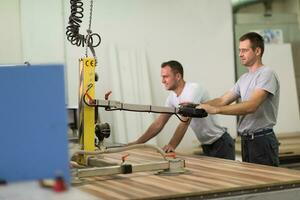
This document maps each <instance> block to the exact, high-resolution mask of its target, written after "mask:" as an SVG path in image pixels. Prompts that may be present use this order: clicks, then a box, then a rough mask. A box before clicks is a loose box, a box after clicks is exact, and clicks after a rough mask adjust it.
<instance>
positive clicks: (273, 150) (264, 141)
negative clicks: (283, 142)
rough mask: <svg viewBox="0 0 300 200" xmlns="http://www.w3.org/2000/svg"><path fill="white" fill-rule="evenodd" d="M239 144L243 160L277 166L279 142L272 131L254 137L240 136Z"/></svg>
mask: <svg viewBox="0 0 300 200" xmlns="http://www.w3.org/2000/svg"><path fill="white" fill-rule="evenodd" d="M241 145H242V159H243V161H244V162H250V163H256V164H262V165H270V166H276V167H278V165H279V156H278V152H279V143H278V140H277V138H276V136H275V134H274V132H271V133H269V134H265V135H262V136H259V137H254V138H243V136H242V142H241Z"/></svg>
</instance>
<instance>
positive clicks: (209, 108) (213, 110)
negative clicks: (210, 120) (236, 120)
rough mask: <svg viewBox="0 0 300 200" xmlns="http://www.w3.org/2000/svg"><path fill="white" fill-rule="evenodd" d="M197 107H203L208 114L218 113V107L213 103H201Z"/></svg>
mask: <svg viewBox="0 0 300 200" xmlns="http://www.w3.org/2000/svg"><path fill="white" fill-rule="evenodd" d="M196 108H202V109H204V110H205V111H206V112H207V113H208V114H218V107H215V106H211V105H208V104H200V105H198V106H197V107H196Z"/></svg>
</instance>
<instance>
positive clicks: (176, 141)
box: [169, 122, 189, 149]
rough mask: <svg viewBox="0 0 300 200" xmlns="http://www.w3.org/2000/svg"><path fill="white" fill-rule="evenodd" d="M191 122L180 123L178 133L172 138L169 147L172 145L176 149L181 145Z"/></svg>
mask: <svg viewBox="0 0 300 200" xmlns="http://www.w3.org/2000/svg"><path fill="white" fill-rule="evenodd" d="M188 126H189V122H186V123H180V124H179V125H178V127H177V128H176V131H175V133H174V135H173V137H172V138H171V140H170V142H169V145H171V146H172V147H173V148H174V149H175V148H176V147H177V146H178V145H179V143H180V142H181V140H182V138H183V136H184V135H185V132H186V130H187V129H188Z"/></svg>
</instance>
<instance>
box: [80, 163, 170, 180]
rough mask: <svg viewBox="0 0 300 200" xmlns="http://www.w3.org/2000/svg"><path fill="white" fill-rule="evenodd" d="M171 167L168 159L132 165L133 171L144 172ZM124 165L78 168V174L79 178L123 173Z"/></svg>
mask: <svg viewBox="0 0 300 200" xmlns="http://www.w3.org/2000/svg"><path fill="white" fill-rule="evenodd" d="M164 169H169V162H168V161H160V162H155V163H147V164H135V165H132V173H134V172H142V171H156V170H164ZM122 173H123V172H122V166H121V165H119V166H109V167H93V168H87V169H77V170H76V175H77V177H78V178H83V177H90V176H105V175H114V174H122Z"/></svg>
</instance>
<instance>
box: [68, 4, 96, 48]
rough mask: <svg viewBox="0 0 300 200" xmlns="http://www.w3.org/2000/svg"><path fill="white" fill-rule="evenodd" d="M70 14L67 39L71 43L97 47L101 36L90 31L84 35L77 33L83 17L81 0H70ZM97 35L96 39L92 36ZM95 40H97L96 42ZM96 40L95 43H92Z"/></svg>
mask: <svg viewBox="0 0 300 200" xmlns="http://www.w3.org/2000/svg"><path fill="white" fill-rule="evenodd" d="M70 4H71V14H70V17H69V23H68V24H69V25H68V26H67V28H66V29H67V31H66V35H67V39H68V40H69V41H70V42H71V44H72V45H76V46H82V47H84V46H85V45H88V46H90V47H97V46H99V45H100V43H101V37H100V35H99V34H97V33H90V34H87V35H86V36H85V35H83V34H80V33H79V28H80V24H81V23H82V18H83V11H84V9H83V3H82V1H81V0H70ZM94 37H97V38H98V39H96V38H94ZM96 41H97V42H96ZM94 42H96V43H94Z"/></svg>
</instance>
